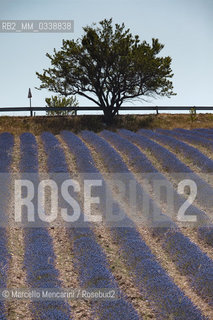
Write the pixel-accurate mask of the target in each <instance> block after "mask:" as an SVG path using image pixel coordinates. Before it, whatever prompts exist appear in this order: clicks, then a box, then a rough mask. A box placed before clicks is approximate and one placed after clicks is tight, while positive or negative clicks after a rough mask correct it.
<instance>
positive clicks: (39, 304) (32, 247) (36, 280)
mask: <svg viewBox="0 0 213 320" xmlns="http://www.w3.org/2000/svg"><path fill="white" fill-rule="evenodd" d="M20 142H21V146H20V147H21V161H20V170H21V172H22V177H24V178H28V179H30V180H32V182H33V184H34V186H35V189H36V188H37V184H38V181H39V177H38V151H37V143H36V140H35V137H34V136H33V135H32V134H31V133H23V134H22V135H21V136H20ZM24 242H25V256H24V267H25V268H26V272H27V282H28V283H29V285H30V286H31V288H60V287H61V282H60V281H59V279H58V276H59V274H58V271H57V270H56V268H55V254H54V249H53V243H52V239H51V237H50V235H49V233H48V230H47V228H44V227H41V228H37V227H25V228H24ZM32 312H33V314H34V316H35V318H36V319H42V320H43V319H47V320H48V319H66V320H68V319H70V307H69V305H68V303H66V302H65V301H63V300H62V301H33V302H32Z"/></svg>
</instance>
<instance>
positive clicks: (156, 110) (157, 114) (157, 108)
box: [156, 106, 159, 115]
mask: <svg viewBox="0 0 213 320" xmlns="http://www.w3.org/2000/svg"><path fill="white" fill-rule="evenodd" d="M158 113H159V112H158V106H156V115H158Z"/></svg>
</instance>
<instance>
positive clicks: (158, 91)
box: [36, 19, 175, 122]
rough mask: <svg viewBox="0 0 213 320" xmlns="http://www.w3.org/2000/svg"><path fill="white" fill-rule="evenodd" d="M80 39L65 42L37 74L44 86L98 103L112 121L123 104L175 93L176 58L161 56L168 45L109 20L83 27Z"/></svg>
mask: <svg viewBox="0 0 213 320" xmlns="http://www.w3.org/2000/svg"><path fill="white" fill-rule="evenodd" d="M83 30H84V34H83V36H82V37H81V38H79V39H77V40H76V41H75V40H63V43H62V47H61V50H59V51H56V49H54V54H53V55H50V54H49V53H47V54H46V55H47V57H48V58H49V59H50V60H51V68H49V69H44V70H43V73H42V74H40V73H38V72H36V74H37V76H38V78H39V79H40V80H41V82H42V84H41V85H40V87H39V88H38V89H42V88H47V89H48V90H50V91H53V92H56V93H59V94H61V95H64V96H65V97H66V96H69V95H76V94H77V95H80V96H83V97H86V98H88V99H89V100H90V101H92V102H94V103H95V104H97V105H98V106H99V107H100V108H101V109H102V110H103V112H104V115H105V119H106V121H107V122H111V121H112V119H113V117H114V116H115V114H116V113H117V112H118V110H119V108H120V106H121V105H122V103H123V102H125V101H128V100H132V99H138V98H139V99H144V98H145V97H148V96H151V97H156V96H167V97H170V96H171V95H174V94H175V93H174V92H173V85H172V81H171V78H172V76H173V74H172V70H171V57H169V56H167V57H161V56H159V53H160V51H161V50H162V49H163V47H164V45H163V44H161V43H159V40H158V39H154V38H153V39H152V44H151V45H150V44H148V43H147V42H146V41H143V42H140V40H139V36H138V35H136V36H133V35H132V34H131V33H130V30H129V29H125V25H124V23H123V24H122V25H119V24H115V26H114V27H113V25H112V19H109V20H107V19H105V20H103V21H100V22H99V25H98V26H96V24H93V25H92V26H86V27H84V28H83Z"/></svg>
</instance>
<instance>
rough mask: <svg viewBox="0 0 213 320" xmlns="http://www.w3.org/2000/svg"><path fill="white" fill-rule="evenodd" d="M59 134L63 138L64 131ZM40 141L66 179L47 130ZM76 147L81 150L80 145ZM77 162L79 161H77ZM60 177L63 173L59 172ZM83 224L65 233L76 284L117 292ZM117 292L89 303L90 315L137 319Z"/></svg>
mask: <svg viewBox="0 0 213 320" xmlns="http://www.w3.org/2000/svg"><path fill="white" fill-rule="evenodd" d="M62 136H63V137H66V132H65V133H63V134H62ZM42 140H43V142H44V146H45V151H46V152H47V155H48V160H49V161H48V163H49V164H50V166H49V170H50V172H53V171H54V172H56V173H59V172H60V171H61V172H63V173H65V172H67V176H66V178H67V179H68V178H69V174H68V169H67V164H66V159H65V155H64V152H63V149H62V148H61V146H60V143H59V141H58V139H57V138H56V137H54V136H53V135H52V134H51V133H44V134H42ZM77 148H78V146H77ZM79 149H80V150H81V148H80V146H79ZM50 159H51V160H50ZM78 160H79V162H80V163H83V162H85V161H87V159H86V158H84V157H80V158H79V159H78ZM52 163H54V166H52ZM77 164H79V163H78V161H77ZM63 177H65V176H64V175H63ZM76 198H77V199H76ZM75 199H76V201H77V202H78V203H79V201H78V197H75ZM80 219H81V220H83V214H81V218H80ZM85 226H86V227H84V226H81V227H78V224H76V225H75V223H74V222H73V223H72V227H70V228H67V232H68V236H69V238H70V240H71V241H72V242H73V243H74V245H73V248H74V257H75V259H74V264H75V267H76V270H78V273H79V281H80V285H81V286H82V287H83V288H95V289H97V288H108V289H114V290H118V293H119V289H118V286H117V283H116V281H115V279H114V277H113V275H112V273H111V272H110V271H109V267H108V263H107V259H106V256H105V254H104V252H103V250H102V248H101V247H100V246H99V245H98V243H97V241H96V239H95V236H94V233H93V231H92V229H91V226H90V225H89V223H85ZM119 294H120V298H119V299H118V300H114V301H101V300H98V301H96V302H94V303H92V308H93V313H94V316H95V315H96V316H97V315H98V316H99V317H100V318H101V319H111V320H114V319H139V316H138V314H137V313H136V311H135V310H134V309H133V307H132V305H131V304H130V303H128V302H127V301H126V300H125V298H124V297H123V296H122V293H121V292H120V293H119Z"/></svg>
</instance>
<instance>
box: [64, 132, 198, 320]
mask: <svg viewBox="0 0 213 320" xmlns="http://www.w3.org/2000/svg"><path fill="white" fill-rule="evenodd" d="M89 135H90V133H89V132H84V133H83V137H84V138H85V139H86V140H88V139H87V138H86V136H89ZM91 135H92V136H91V139H92V141H93V139H95V138H96V137H95V135H94V134H92V133H91ZM62 136H63V139H64V140H65V142H66V143H67V145H68V146H69V148H70V151H71V152H72V153H73V154H74V155H75V157H76V163H77V165H78V170H79V171H80V172H91V173H94V172H95V173H96V174H97V175H99V178H100V179H103V177H102V175H101V173H100V172H99V170H98V169H97V167H96V165H95V163H94V160H93V158H92V156H91V153H90V151H89V149H88V148H87V147H86V145H85V144H84V143H83V142H82V140H81V139H79V138H78V137H77V136H75V135H74V134H73V133H71V132H67V131H64V132H62ZM91 139H89V141H88V142H89V143H91ZM99 139H100V138H99ZM103 211H104V208H103ZM102 214H103V215H105V212H102ZM124 215H125V213H124ZM127 219H128V218H127ZM128 225H131V227H113V226H111V227H110V228H109V231H110V233H111V235H112V236H113V238H114V240H116V242H118V244H119V246H120V248H121V254H122V255H123V257H124V259H125V261H126V263H127V265H128V266H129V268H130V269H131V272H132V275H133V277H134V279H135V284H136V286H137V287H138V288H139V290H140V291H141V292H142V293H143V294H144V295H145V296H146V297H147V299H148V300H149V301H150V302H151V304H152V306H153V308H154V310H155V311H156V313H157V315H158V317H159V318H160V319H167V318H168V317H172V318H173V319H184V318H186V317H187V316H188V317H190V319H200V318H201V319H202V315H201V314H200V312H199V311H198V310H197V309H196V307H195V306H193V304H192V303H191V301H190V300H189V299H188V298H187V297H186V296H185V295H184V294H183V292H182V291H181V290H180V289H179V288H178V287H177V286H176V285H175V284H174V283H173V281H172V279H171V278H170V277H169V276H168V275H167V274H166V272H165V270H164V269H163V268H162V267H161V266H160V265H159V264H158V262H157V261H156V259H155V256H154V255H153V254H152V253H151V251H150V249H149V247H148V246H147V245H146V243H145V242H144V241H143V240H142V238H141V236H140V234H139V233H138V232H137V230H136V227H135V225H134V223H133V222H132V221H131V220H130V221H129V223H128ZM171 297H172V299H171ZM180 301H181V303H180ZM116 319H117V317H116Z"/></svg>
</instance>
